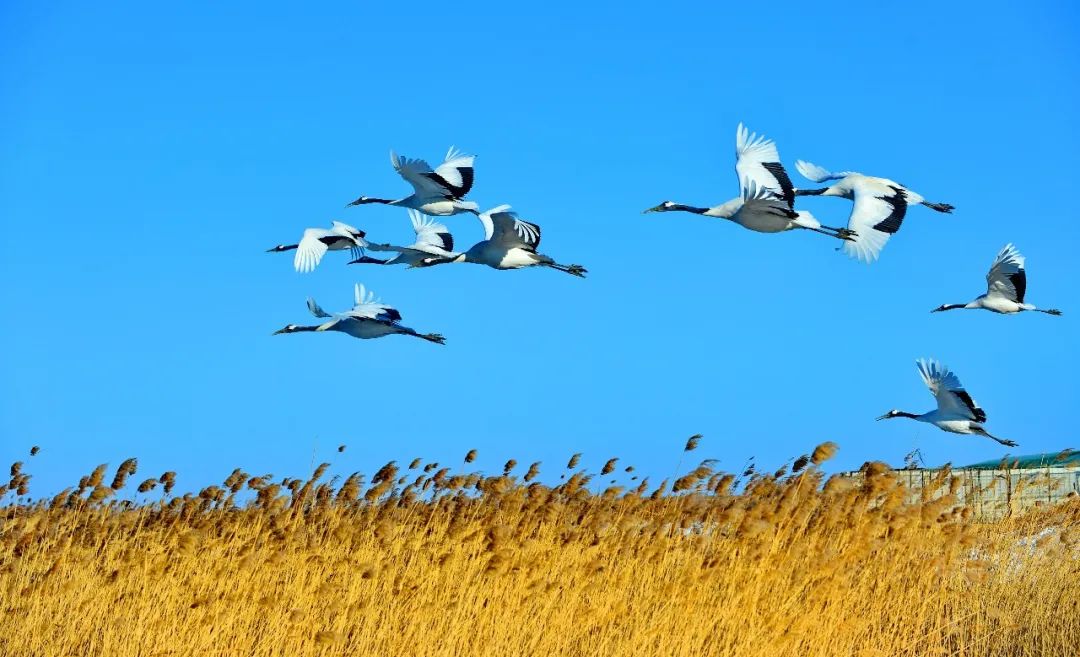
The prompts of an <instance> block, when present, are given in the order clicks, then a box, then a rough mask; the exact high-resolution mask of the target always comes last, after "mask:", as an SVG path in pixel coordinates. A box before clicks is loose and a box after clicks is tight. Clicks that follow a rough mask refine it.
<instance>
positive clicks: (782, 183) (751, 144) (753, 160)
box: [735, 123, 795, 208]
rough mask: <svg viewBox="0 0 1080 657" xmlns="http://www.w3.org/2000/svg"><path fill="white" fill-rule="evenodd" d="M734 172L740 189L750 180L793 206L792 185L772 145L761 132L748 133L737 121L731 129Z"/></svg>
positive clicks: (793, 193) (743, 188)
mask: <svg viewBox="0 0 1080 657" xmlns="http://www.w3.org/2000/svg"><path fill="white" fill-rule="evenodd" d="M735 173H736V174H738V176H739V190H740V191H743V190H745V189H746V188H747V186H748V185H749V183H750V182H754V183H756V184H757V186H758V187H764V188H766V189H770V190H772V192H773V193H774V194H775V195H776V196H777V197H779V198H781V199H783V200H784V202H785V203H787V205H788V207H789V208H790V207H792V206H794V204H795V186H794V185H792V183H791V178H790V177H789V176H788V174H787V171H786V170H784V165H783V164H781V163H780V154H779V152H778V151H777V150H776V144H775V143H774V142H773V141H772V140H771V139H766V138H765V136H764V135H761V136H758V135H757V134H756V133H753V132H750V131H749V130H748V129H747V128H746V126H744V125H743V124H741V123H740V124H739V127H738V128H737V129H736V130H735Z"/></svg>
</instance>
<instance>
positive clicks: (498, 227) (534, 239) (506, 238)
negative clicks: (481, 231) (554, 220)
mask: <svg viewBox="0 0 1080 657" xmlns="http://www.w3.org/2000/svg"><path fill="white" fill-rule="evenodd" d="M490 216H491V225H492V232H491V236H490V237H489V238H488V239H490V240H491V241H492V242H497V243H499V244H501V245H503V246H505V247H506V248H508V249H512V248H515V247H516V248H519V249H526V250H528V251H535V250H536V248H537V247H538V246H540V226H537V225H536V224H534V223H530V222H528V221H524V220H522V219H519V218H518V215H517V213H516V212H511V211H510V210H509V206H507V209H506V210H502V211H500V212H493V213H492V214H491V215H490Z"/></svg>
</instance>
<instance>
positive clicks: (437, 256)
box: [268, 123, 1061, 447]
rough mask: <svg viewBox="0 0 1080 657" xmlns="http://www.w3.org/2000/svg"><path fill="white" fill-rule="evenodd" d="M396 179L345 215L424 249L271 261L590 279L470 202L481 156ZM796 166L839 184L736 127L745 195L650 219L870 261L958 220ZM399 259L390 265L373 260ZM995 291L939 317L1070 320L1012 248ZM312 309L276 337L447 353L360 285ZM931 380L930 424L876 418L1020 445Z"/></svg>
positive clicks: (422, 165)
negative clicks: (306, 320)
mask: <svg viewBox="0 0 1080 657" xmlns="http://www.w3.org/2000/svg"><path fill="white" fill-rule="evenodd" d="M390 163H391V165H392V166H393V168H394V170H395V171H396V172H397V173H398V174H399V175H400V176H401V177H402V178H403V179H404V180H405V181H406V182H407V183H409V185H411V186H412V188H413V193H412V194H410V195H408V196H404V197H402V198H399V199H396V200H394V199H384V198H377V197H369V196H360V197H358V198H357V199H356V200H354V201H352V202H351V203H349V204H348V205H347V206H346V207H354V206H360V205H368V204H382V205H389V206H396V207H401V208H405V209H406V210H407V212H408V215H409V219H410V221H411V223H412V229H413V232H414V234H415V241H414V242H413V243H412V244H409V245H404V246H399V245H394V244H390V243H375V242H370V241H368V239H367V234H366V233H365V232H364V231H362V230H359V229H357V228H354V227H352V226H350V225H348V224H345V223H342V222H340V221H333V222H332V224H331V227H330V228H308V229H306V230H304V232H303V235H302V236H301V238H300V241H299V242H297V243H296V244H279V245H278V246H275V247H273V248H271V249H269V250H268V252H287V251H296V253H295V255H294V258H293V268H294V269H295V270H296V271H297V272H301V273H307V272H311V271H313V270H314V269H315V268H316V267H317V266H318V265H319V263H320V262H321V261H322V259H323V257H324V256H325V255H326V253H327V252H328V251H349V252H350V254H351V255H352V260H350V261H349V262H348V264H350V265H353V264H369V265H405V266H406V267H408V268H426V267H433V266H435V265H442V264H448V263H455V262H467V263H473V264H480V265H486V266H488V267H490V268H493V269H499V270H507V269H523V268H527V267H543V268H549V269H555V270H557V271H561V272H565V273H567V274H570V275H572V276H576V277H579V278H584V277H585V274H586V273H587V270H586V269H585V268H584V267H582V266H581V265H578V264H560V263H559V262H556V261H555V260H554V259H552V258H551V257H549V256H547V255H544V254H542V253H540V252H538V250H537V249H538V247H539V246H540V235H541V230H540V226H539V225H537V224H535V223H532V222H530V221H526V220H524V219H522V218H521V217H520V216H519V215H518V214H517V213H516V212H513V211H511V209H510V206H509V205H499V206H497V207H494V208H492V209H491V210H488V211H486V212H481V211H480V206H479V205H478V204H477V203H476V202H474V201H470V200H467V199H466V198H465V196H466V195H467V194H468V193H469V192H470V191H471V190H472V188H473V182H474V180H475V168H474V163H475V157H474V156H472V155H466V154H464V153H462V152H460V151H458V150H457V149H455V148H453V147H451V148H450V150H449V151H448V152H447V154H446V157H445V158H444V159H443V162H442V163H441V164H439V165H438V166H437V167H434V168H433V167H432V166H431V165H430V164H428V163H427V162H426V161H425V160H422V159H410V158H407V157H401V156H399V155H397V154H396V153H394V152H393V151H391V152H390ZM795 168H796V170H798V172H799V173H800V174H801V175H802V176H803V177H804V178H806V179H807V180H810V181H812V182H814V183H818V184H823V183H831V184H830V185H829V186H828V187H820V188H816V189H802V188H796V187H795V185H794V183H793V182H792V180H791V178H790V177H789V176H788V173H787V170H786V169H785V168H784V165H783V163H782V162H781V159H780V154H779V151H778V150H777V147H776V144H775V142H773V141H772V140H771V139H767V138H766V137H765V136H764V135H760V136H759V135H757V134H756V133H753V132H750V131H749V130H748V129H747V128H746V127H745V126H744V125H743V124H741V123H740V124H739V126H738V127H737V129H736V133H735V173H736V177H737V179H738V183H739V187H738V193H737V195H736V196H735V197H734V198H732V199H731V200H728V201H726V202H724V203H721V204H720V205H716V206H712V207H697V206H693V205H686V204H682V203H676V202H674V201H664V202H662V203H660V204H659V205H656V206H654V207H651V208H649V209H647V210H645V212H646V213H653V212H688V213H692V214H698V215H703V216H706V217H715V218H719V219H727V220H729V221H732V222H733V223H736V224H738V225H739V226H742V227H743V228H745V229H747V230H751V231H754V232H758V233H780V232H785V231H789V230H807V231H811V232H815V233H819V234H822V235H826V236H828V237H832V238H834V239H837V240H839V241H840V247H839V249H840V250H842V251H843V252H844V253H845V254H847V255H848V256H850V257H851V258H853V259H856V260H859V261H861V262H864V263H873V262H875V261H876V260H878V258H879V257H880V256H881V252H882V250H883V249H884V248H885V245H886V244H887V243H888V241H889V239H890V238H891V237H892V236H893V235H895V234H896V233H897V232H899V230H900V228H901V226H902V224H903V222H904V219H905V217H906V216H907V211H908V208H909V207H911V206H915V205H922V206H925V207H927V208H930V209H931V210H935V211H937V212H941V213H946V214H948V213H952V211H953V210H954V207H953V206H952V205H950V204H948V203H937V202H932V201H928V200H926V198H925V197H923V196H922V195H921V194H918V193H916V192H914V191H912V190H911V189H910V188H908V187H906V186H904V185H901V184H900V183H897V182H895V181H893V180H890V179H888V178H879V177H875V176H868V175H865V174H862V173H857V172H854V171H841V172H837V173H833V172H831V171H828V170H827V169H824V168H823V167H820V166H818V165H816V164H812V163H810V162H808V161H805V160H796V162H795ZM805 196H838V197H841V198H845V199H847V200H849V201H851V202H852V206H851V212H850V214H849V215H848V219H847V225H846V226H842V227H832V226H826V225H823V224H822V223H821V222H820V221H818V219H817V218H815V217H814V216H813V215H812V214H811V213H810V212H808V211H806V210H799V209H796V207H795V204H796V201H797V199H798V198H800V197H805ZM458 214H472V215H475V216H476V218H477V219H478V220H479V222H480V224H481V227H482V228H483V231H484V238H483V239H482V240H480V241H478V242H476V243H475V244H473V245H472V246H471V247H470V248H468V249H466V250H464V251H455V250H454V238H453V235H452V234H451V232H450V229H449V228H448V227H447V226H446V225H445V224H443V223H440V222H438V221H436V220H435V219H434V218H433V217H451V216H454V215H458ZM369 251H370V252H376V253H388V254H392V255H389V256H388V257H386V258H385V259H383V258H376V257H372V256H370V255H368V252H369ZM986 283H987V290H986V293H985V294H983V295H980V296H979V297H977V298H976V299H975V300H974V301H971V302H969V303H959V304H944V305H941V306H938V307H937V308H935V309H934V310H933V311H931V312H941V311H946V310H955V309H982V310H989V311H992V312H995V313H999V314H1016V313H1020V312H1023V311H1034V312H1040V313H1046V314H1048V315H1061V311H1060V310H1056V309H1041V308H1037V307H1035V306H1034V305H1032V304H1029V303H1026V302H1025V301H1024V297H1025V294H1026V292H1027V274H1026V272H1025V269H1024V257H1023V256H1022V255H1021V254H1020V252H1019V251H1018V250H1017V249H1016V247H1014V246H1013V245H1012V244H1007V245H1006V246H1005V247H1004V248H1003V249H1002V250H1001V252H1000V253H998V255H997V257H996V258H995V259H994V262H993V264H992V265H991V267H990V271H989V272H988V273H987V275H986ZM307 307H308V310H309V311H310V312H311V314H312V315H314V316H315V317H316V318H318V319H320V320H327V321H324V322H323V323H320V324H314V325H296V324H289V325H287V326H285V327H284V328H281V329H279V330H278V331H276V332H275V333H274V335H278V334H282V333H302V332H314V333H319V332H326V331H336V332H339V333H345V334H347V335H350V336H352V337H355V338H361V339H370V338H380V337H383V336H387V335H393V334H399V335H408V336H413V337H417V338H421V339H423V340H426V341H428V342H433V343H436V344H445V342H446V340H445V338H444V337H443V336H442V335H440V334H438V333H419V332H418V331H416V330H414V329H412V328H409V327H407V326H404V325H402V324H401V320H402V316H401V313H400V312H398V310H397V309H395V308H393V307H391V306H388V305H386V304H383V303H381V302H379V301H378V300H377V299H376V298H375V295H374V293H372V292H371V291H369V290H367V289H366V288H365V287H364V286H363V285H362V284H359V283H357V284H356V285H355V288H354V305H353V307H352V308H351V309H350V310H348V311H344V312H341V313H335V314H330V313H327V312H326V311H324V310H323V309H322V308H321V307H320V306H319V305H318V304H317V303H316V302H315V300H314V299H311V298H310V297H309V298H308V300H307ZM916 364H917V365H918V368H919V373H920V374H921V376H922V379H923V382H924V383H925V384H926V386H927V387H928V388H929V389H930V392H931V393H932V394H933V395H934V397H935V399H936V400H937V409H935V410H933V411H930V412H928V413H923V414H921V415H916V414H914V413H908V412H905V411H899V410H895V409H894V410H891V411H889V412H888V413H886V414H885V415H882V416H881V417H879V418H878V419H879V420H885V419H892V418H898V417H904V418H910V419H914V420H917V421H920V422H926V423H929V424H933V425H934V426H936V427H938V428H939V429H941V430H943V431H948V432H951V433H958V434H974V435H982V436H986V437H988V438H992V439H993V440H995V441H997V442H998V443H1001V444H1002V445H1005V446H1009V447H1015V446H1016V443H1015V442H1013V441H1011V440H1006V439H1003V438H998V437H996V436H993V435H991V434H990V433H988V432H987V431H986V429H985V428H984V426H983V424H984V423H985V422H986V412H985V411H984V410H983V409H982V408H980V407H979V405H978V404H976V403H975V401H974V399H972V397H971V396H970V395H969V394H968V393H967V391H966V390H965V389H964V387H963V385H961V383H960V380H959V378H957V376H956V375H955V374H953V373H952V372H951V371H950V370H949V369H948V368H947V367H945V366H944V365H942V364H940V363H938V362H937V361H934V360H925V359H920V360H918V361H916Z"/></svg>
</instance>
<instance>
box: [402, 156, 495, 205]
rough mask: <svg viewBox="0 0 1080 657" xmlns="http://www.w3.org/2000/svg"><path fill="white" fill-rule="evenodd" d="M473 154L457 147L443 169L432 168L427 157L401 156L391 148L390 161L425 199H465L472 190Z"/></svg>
mask: <svg viewBox="0 0 1080 657" xmlns="http://www.w3.org/2000/svg"><path fill="white" fill-rule="evenodd" d="M474 159H475V158H474V157H473V156H472V155H463V154H461V153H459V152H457V151H455V150H454V149H453V148H451V149H450V151H449V152H448V153H447V154H446V160H445V161H444V162H443V163H442V164H440V165H439V168H437V169H432V168H431V165H430V164H428V163H427V162H426V161H425V160H420V159H410V158H407V157H400V156H398V154H397V153H395V152H394V151H390V163H391V164H393V165H394V170H395V171H397V172H398V173H399V174H400V175H401V177H402V178H404V179H405V180H406V181H408V183H409V184H410V185H412V186H413V189H414V190H416V194H417V195H418V196H421V197H424V198H432V197H435V198H454V199H457V198H461V197H462V196H464V195H465V194H467V193H468V192H469V190H470V189H472V185H473V160H474Z"/></svg>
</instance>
